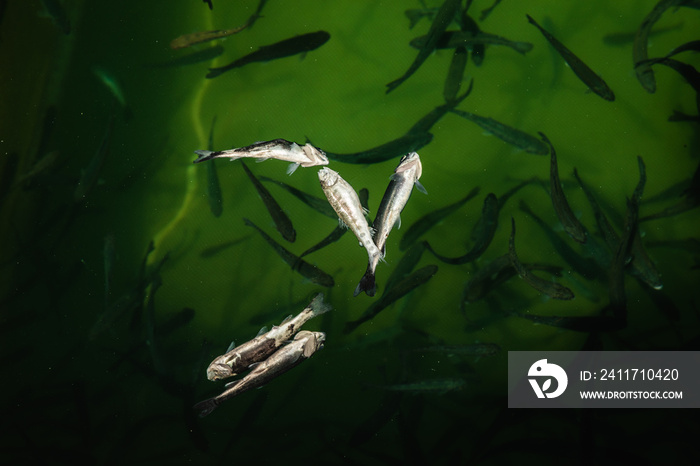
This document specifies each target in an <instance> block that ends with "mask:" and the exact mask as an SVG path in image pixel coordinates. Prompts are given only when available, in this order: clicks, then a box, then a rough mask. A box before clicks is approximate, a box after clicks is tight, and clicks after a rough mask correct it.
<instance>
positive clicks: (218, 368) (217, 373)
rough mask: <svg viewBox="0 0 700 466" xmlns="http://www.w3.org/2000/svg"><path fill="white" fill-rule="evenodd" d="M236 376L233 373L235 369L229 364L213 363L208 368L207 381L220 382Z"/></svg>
mask: <svg viewBox="0 0 700 466" xmlns="http://www.w3.org/2000/svg"><path fill="white" fill-rule="evenodd" d="M234 375H236V374H234V373H233V369H231V366H229V365H228V364H221V363H211V364H210V365H209V367H207V379H209V380H220V379H225V378H227V377H231V376H234Z"/></svg>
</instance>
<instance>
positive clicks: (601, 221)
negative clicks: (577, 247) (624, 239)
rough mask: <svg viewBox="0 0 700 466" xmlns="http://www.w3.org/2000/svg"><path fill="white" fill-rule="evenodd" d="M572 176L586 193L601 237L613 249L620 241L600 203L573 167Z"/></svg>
mask: <svg viewBox="0 0 700 466" xmlns="http://www.w3.org/2000/svg"><path fill="white" fill-rule="evenodd" d="M574 177H575V178H576V180H577V181H578V183H579V185H581V189H582V190H583V193H584V194H585V195H586V198H587V199H588V203H589V204H590V205H591V209H593V216H594V217H595V221H596V225H597V226H598V231H599V232H600V234H601V235H602V236H603V239H604V240H605V243H606V244H607V245H608V247H609V248H610V249H611V250H614V249H615V248H616V247H617V244H618V243H619V241H620V238H619V236H618V234H617V232H615V229H614V228H613V227H612V225H611V224H610V221H609V220H608V217H607V216H606V215H605V213H604V212H603V209H601V207H600V205H599V204H598V201H597V200H596V198H595V196H594V195H593V191H591V190H590V189H589V188H588V186H587V185H586V184H585V183H584V182H583V180H581V177H580V176H579V174H578V171H577V170H576V169H575V168H574Z"/></svg>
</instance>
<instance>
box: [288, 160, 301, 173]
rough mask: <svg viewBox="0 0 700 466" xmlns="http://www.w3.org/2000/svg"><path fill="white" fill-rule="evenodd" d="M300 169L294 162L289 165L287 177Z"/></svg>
mask: <svg viewBox="0 0 700 466" xmlns="http://www.w3.org/2000/svg"><path fill="white" fill-rule="evenodd" d="M297 168H299V164H298V163H296V162H292V163H290V164H289V166H288V167H287V175H290V176H291V174H292V173H294V172H295V171H296V169H297Z"/></svg>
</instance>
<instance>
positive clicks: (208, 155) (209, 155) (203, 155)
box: [192, 150, 218, 163]
mask: <svg viewBox="0 0 700 466" xmlns="http://www.w3.org/2000/svg"><path fill="white" fill-rule="evenodd" d="M194 153H195V154H197V155H198V156H199V157H197V160H195V161H194V162H192V163H199V162H205V161H207V160H211V159H213V158H215V157H216V156H217V155H218V154H217V152H213V151H210V150H196V151H194Z"/></svg>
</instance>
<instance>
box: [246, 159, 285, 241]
mask: <svg viewBox="0 0 700 466" xmlns="http://www.w3.org/2000/svg"><path fill="white" fill-rule="evenodd" d="M241 165H242V166H243V170H245V172H246V175H248V178H249V179H250V182H251V183H253V186H255V190H256V191H257V192H258V195H259V196H260V199H262V201H263V204H265V207H266V208H267V211H268V212H269V214H270V217H272V221H273V222H275V228H277V231H279V232H280V234H281V235H282V238H284V239H286V240H287V241H289V242H290V243H293V242H294V241H295V240H296V238H297V232H296V230H294V225H292V221H291V219H290V218H289V216H288V215H287V214H286V213H285V212H284V210H282V207H281V206H280V205H279V204H278V203H277V201H276V200H275V198H274V197H272V194H270V191H268V190H267V188H266V187H265V186H263V184H262V183H261V182H260V181H259V180H258V179H257V178H256V177H255V175H253V172H251V171H250V169H249V168H248V166H247V165H246V164H245V163H243V161H242V160H241Z"/></svg>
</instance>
